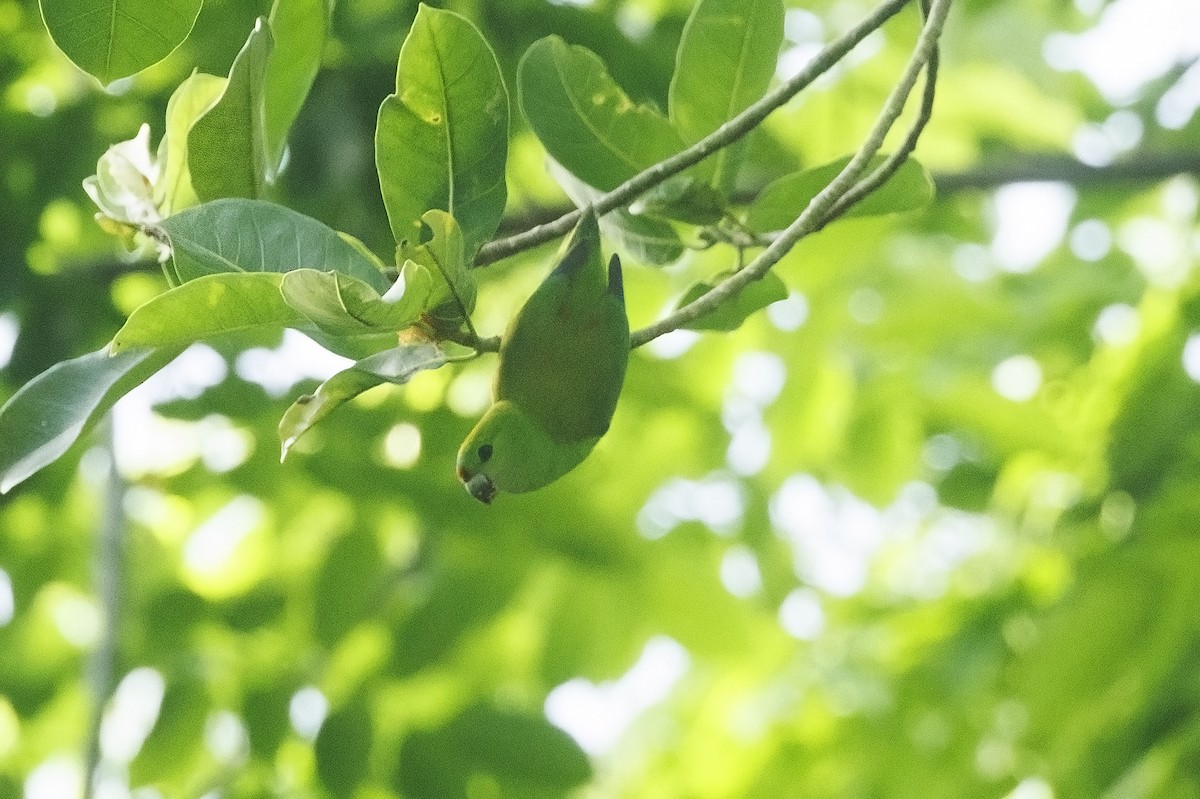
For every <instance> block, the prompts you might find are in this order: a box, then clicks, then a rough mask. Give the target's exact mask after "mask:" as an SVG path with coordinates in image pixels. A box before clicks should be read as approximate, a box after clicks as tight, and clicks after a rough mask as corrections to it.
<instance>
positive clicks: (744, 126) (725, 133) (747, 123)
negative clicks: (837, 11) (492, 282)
mask: <svg viewBox="0 0 1200 799" xmlns="http://www.w3.org/2000/svg"><path fill="white" fill-rule="evenodd" d="M909 2H911V0H886V1H885V2H884V3H882V4H881V5H879V6H878V7H877V8H876V9H875V10H874V11H872V12H871V14H870V15H868V16H867V17H866V18H865V19H864V20H863V21H862V22H860V23H859V24H858V25H856V26H855V27H853V28H852V29H850V30H849V31H847V32H846V33H845V34H843V35H842V36H841V37H840V38H838V39H836V40H835V41H833V42H831V43H830V44H828V45H827V46H826V47H825V49H823V50H822V51H821V52H820V53H818V54H817V56H816V58H814V59H813V60H812V61H810V62H809V63H808V64H807V65H806V66H805V67H804V69H802V70H800V72H799V73H798V74H796V75H795V76H794V77H792V78H791V79H790V80H788V81H786V82H785V83H783V84H781V85H780V86H779V87H777V88H776V89H775V90H774V91H771V92H769V93H768V94H766V95H765V96H764V97H763V98H762V99H761V100H759V101H758V102H756V103H754V104H753V105H751V106H750V107H749V108H747V109H746V110H745V111H743V112H742V113H740V114H738V115H737V116H736V117H734V118H733V119H731V120H729V121H728V122H726V123H725V124H724V125H722V126H721V127H719V128H717V129H716V130H715V131H713V132H712V133H710V134H709V135H708V136H705V137H704V138H703V139H701V140H700V141H698V142H696V143H695V144H693V145H692V146H691V147H688V148H687V149H685V150H683V151H681V152H679V153H676V154H675V155H673V156H671V157H670V158H668V159H666V160H664V161H660V162H659V163H657V164H655V165H654V166H652V167H649V168H648V169H646V170H644V171H642V172H640V173H638V174H637V175H634V176H633V177H632V178H630V179H629V180H627V181H625V182H624V183H622V184H621V185H620V186H617V187H616V188H615V189H613V190H612V191H610V192H608V193H607V194H604V195H602V196H600V197H599V198H598V199H597V200H596V201H595V202H594V203H593V208H594V209H595V211H596V213H597V214H600V215H603V214H606V213H608V212H609V211H612V210H615V209H617V208H621V207H623V206H626V205H629V203H631V202H633V201H634V200H635V199H637V198H638V197H639V196H641V195H642V194H644V193H645V192H646V191H647V190H649V189H651V188H653V187H655V186H657V185H658V184H660V183H662V182H663V181H665V180H666V179H667V178H670V177H672V176H674V175H678V174H679V173H680V172H683V171H684V170H685V169H688V168H689V167H691V166H694V165H695V164H698V163H700V162H701V161H703V160H704V159H705V158H707V157H708V156H710V155H712V154H713V153H715V152H717V151H718V150H720V149H721V148H723V147H728V146H729V145H730V144H733V143H734V142H736V141H737V140H738V139H740V138H742V137H743V136H745V135H746V134H747V133H749V132H750V131H752V130H754V129H755V128H756V127H758V125H759V124H761V123H762V121H763V120H764V119H766V118H767V117H768V116H770V115H771V113H772V112H773V111H775V110H776V109H778V108H780V107H782V106H783V105H784V104H786V103H787V102H788V101H789V100H791V99H792V98H793V97H795V96H796V95H797V94H799V93H800V91H801V90H803V89H804V88H806V87H807V86H809V85H810V84H811V83H812V82H813V81H815V80H816V79H817V78H819V77H820V76H821V75H823V74H825V73H826V72H828V71H829V70H830V69H831V68H832V67H833V66H834V65H835V64H837V62H839V61H841V60H842V58H843V57H844V56H845V55H846V54H847V53H849V52H850V51H851V50H852V49H854V47H855V46H856V45H857V44H858V43H859V42H861V41H862V40H863V39H865V38H867V36H868V35H870V34H871V33H872V32H873V31H875V30H877V29H878V28H880V27H881V26H882V25H883V24H884V23H885V22H887V21H888V20H889V19H891V18H892V17H893V16H895V15H896V14H897V13H898V12H899V11H900V9H902V8H904V6H906V5H908V4H909ZM581 213H582V212H581V211H579V210H578V209H576V210H574V211H570V212H568V213H566V214H563V215H562V216H560V217H559V218H558V219H556V220H554V221H553V222H547V223H545V224H542V225H538V226H537V227H534V228H531V229H530V230H527V231H525V232H523V233H518V234H516V235H514V236H509V237H508V238H503V239H497V240H495V241H492V242H489V243H487V244H485V245H484V246H483V247H482V248H481V249H480V250H479V253H478V254H477V255H476V256H475V266H476V267H481V266H487V265H488V264H492V263H495V262H496V261H499V260H502V259H504V258H507V257H509V256H511V255H516V254H517V253H520V252H524V251H525V250H528V249H532V248H533V247H537V246H538V245H541V244H545V243H546V242H549V241H553V240H554V239H556V238H558V237H560V236H564V235H566V234H567V233H568V232H570V230H571V228H573V227H574V226H575V223H576V222H578V221H579V217H580V215H581Z"/></svg>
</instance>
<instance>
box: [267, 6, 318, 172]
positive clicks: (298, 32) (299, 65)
mask: <svg viewBox="0 0 1200 799" xmlns="http://www.w3.org/2000/svg"><path fill="white" fill-rule="evenodd" d="M328 3H329V0H275V3H274V5H273V6H272V7H271V16H270V20H269V24H270V26H271V35H272V36H273V37H274V39H275V48H274V49H273V50H272V51H271V54H270V56H269V57H268V58H267V71H266V75H265V84H264V88H263V94H264V99H265V106H266V123H265V127H266V141H267V155H268V162H267V163H268V164H269V165H270V168H271V170H277V169H278V168H279V164H280V162H281V161H282V160H283V151H284V148H285V147H286V145H287V135H288V131H289V130H290V129H291V127H292V123H293V122H295V121H296V116H297V115H298V114H299V113H300V108H301V107H302V106H303V105H304V100H305V98H307V97H308V92H309V89H311V88H312V84H313V80H314V79H315V78H316V76H317V70H318V69H319V68H320V66H321V51H322V50H323V49H324V47H325V37H326V36H327V35H328V33H329V6H328Z"/></svg>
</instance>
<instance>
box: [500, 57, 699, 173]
mask: <svg viewBox="0 0 1200 799" xmlns="http://www.w3.org/2000/svg"><path fill="white" fill-rule="evenodd" d="M517 84H518V86H519V87H520V95H519V96H520V103H521V111H522V112H523V113H524V114H525V118H526V119H527V120H528V121H529V126H530V127H531V128H533V131H534V133H536V134H537V137H538V138H539V139H541V141H542V144H543V145H545V147H546V151H547V152H548V153H550V156H551V157H552V158H554V160H555V161H557V162H558V163H560V164H562V165H563V166H564V167H566V168H567V169H568V170H569V171H570V172H571V173H572V174H573V175H575V176H576V177H578V178H579V179H580V180H582V181H583V182H584V183H586V184H588V185H589V186H594V187H595V188H597V189H600V190H601V191H609V190H611V189H613V188H616V187H617V186H618V185H619V184H621V183H622V182H624V181H625V180H628V179H629V178H631V177H633V176H634V175H636V174H637V173H639V172H641V171H642V170H643V169H645V168H646V167H649V166H651V165H653V164H656V163H658V162H659V161H661V160H663V159H664V158H666V157H668V156H670V155H674V154H675V153H677V152H679V151H680V150H682V149H683V141H682V140H681V139H680V138H679V134H678V133H676V132H675V129H674V128H673V127H672V126H671V123H670V122H668V121H667V119H666V117H664V116H663V115H662V114H660V113H659V112H658V111H656V110H654V109H653V108H650V107H649V106H645V105H637V104H635V103H634V102H633V101H632V100H630V99H629V97H628V95H626V94H625V92H624V91H622V90H621V87H620V86H618V85H617V84H616V83H615V82H614V81H613V79H612V78H611V77H609V74H608V72H607V71H606V70H605V68H604V63H603V62H602V61H601V60H600V57H599V56H597V55H596V54H595V53H593V52H591V51H590V50H588V49H586V48H583V47H578V46H573V45H568V44H567V43H566V42H564V41H563V40H562V39H560V38H559V37H557V36H548V37H546V38H544V39H539V40H538V41H536V42H534V43H533V45H532V46H531V47H530V48H529V50H527V51H526V53H525V56H524V57H523V58H522V59H521V64H520V66H519V67H518V68H517Z"/></svg>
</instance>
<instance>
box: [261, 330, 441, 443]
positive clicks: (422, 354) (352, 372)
mask: <svg viewBox="0 0 1200 799" xmlns="http://www.w3.org/2000/svg"><path fill="white" fill-rule="evenodd" d="M445 363H446V355H445V353H443V352H442V351H441V349H440V348H439V347H437V346H436V345H435V344H432V343H429V342H420V343H417V344H404V345H401V346H399V347H395V348H393V349H390V350H385V351H383V352H380V353H376V354H375V355H371V356H369V357H367V358H363V359H362V360H361V361H359V362H358V363H356V364H354V366H351V367H350V368H349V369H344V370H342V371H341V372H338V373H337V374H335V375H334V376H333V377H331V378H329V379H328V380H326V381H325V382H324V383H322V384H321V385H320V386H319V387H318V388H317V390H316V391H315V392H314V393H312V394H306V395H304V396H302V397H300V398H299V399H298V400H296V401H295V402H294V403H293V404H292V407H290V408H288V409H287V412H286V413H284V415H283V418H282V419H280V420H279V440H280V442H281V444H282V454H281V456H280V460H283V459H285V458H287V454H288V451H289V450H290V449H291V448H292V445H293V444H295V443H296V441H297V440H299V438H300V436H302V435H304V433H305V432H307V431H308V430H310V429H311V428H312V427H314V426H315V425H316V424H317V423H318V422H320V421H321V420H322V419H324V418H325V417H326V416H328V415H329V414H331V413H333V411H334V410H336V409H337V408H338V407H339V406H341V405H342V404H344V403H346V402H348V401H350V400H352V399H354V398H355V397H357V396H358V395H359V394H361V393H363V392H364V391H366V390H367V389H371V388H374V387H375V386H378V385H382V384H383V383H393V384H395V385H403V384H404V383H407V382H408V381H409V379H410V378H412V376H413V375H415V374H416V373H417V372H421V371H424V370H426V369H437V368H438V367H439V366H442V365H443V364H445Z"/></svg>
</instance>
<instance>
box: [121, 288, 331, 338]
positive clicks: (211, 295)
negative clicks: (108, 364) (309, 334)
mask: <svg viewBox="0 0 1200 799" xmlns="http://www.w3.org/2000/svg"><path fill="white" fill-rule="evenodd" d="M282 280H283V275H280V274H276V273H274V272H226V273H222V274H216V275H205V276H204V277H198V278H196V279H195V280H189V281H188V282H187V283H184V284H183V285H182V286H176V287H175V288H173V289H170V290H168V291H165V292H163V293H162V294H159V295H158V296H157V297H155V298H154V299H152V300H150V301H149V302H147V303H145V304H143V305H141V306H140V307H138V308H137V309H136V310H134V312H133V313H131V314H130V315H129V318H128V319H127V320H125V324H124V325H123V326H122V327H121V329H120V330H118V331H117V335H116V336H114V337H113V340H112V344H111V345H109V346H110V347H111V348H112V351H113V352H114V353H116V352H121V351H123V350H126V349H129V348H130V347H167V346H185V345H187V344H192V343H195V342H197V341H202V340H204V339H210V338H214V337H216V336H221V335H225V334H227V333H240V332H244V331H247V330H254V329H257V328H263V327H288V326H292V325H300V324H303V323H304V322H306V321H307V319H306V318H305V316H304V315H303V314H301V313H300V312H299V311H297V310H295V309H293V308H292V307H291V306H289V305H288V304H287V303H286V302H284V301H283V295H281V294H280V293H279V284H280V282H282Z"/></svg>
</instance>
